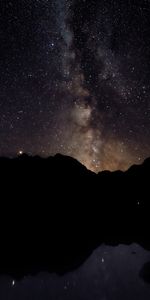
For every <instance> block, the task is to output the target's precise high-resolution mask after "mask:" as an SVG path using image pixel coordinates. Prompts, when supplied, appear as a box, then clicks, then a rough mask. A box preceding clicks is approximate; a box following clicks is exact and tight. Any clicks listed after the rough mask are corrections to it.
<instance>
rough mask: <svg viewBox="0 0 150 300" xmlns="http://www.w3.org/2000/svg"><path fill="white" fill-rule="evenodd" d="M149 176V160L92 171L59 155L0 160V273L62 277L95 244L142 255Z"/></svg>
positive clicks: (147, 243) (147, 241)
mask: <svg viewBox="0 0 150 300" xmlns="http://www.w3.org/2000/svg"><path fill="white" fill-rule="evenodd" d="M149 178H150V158H148V159H146V160H145V161H144V163H143V164H142V165H137V166H132V167H131V168H129V170H127V171H126V172H122V171H116V172H109V171H104V172H100V173H98V174H95V173H93V172H92V171H90V170H88V169H87V168H86V167H85V166H83V165H82V164H81V163H79V162H78V161H77V160H75V159H73V158H71V157H68V156H63V155H61V154H57V155H55V156H54V157H48V158H40V157H39V156H34V157H31V156H28V155H26V154H23V155H20V156H18V157H16V158H13V159H10V158H0V195H1V196H0V197H1V198H0V245H1V247H0V273H1V274H13V276H15V277H17V278H21V277H22V276H24V275H25V274H34V273H37V272H39V271H44V270H47V271H49V272H57V273H60V274H63V273H64V272H67V271H70V270H72V269H73V268H76V267H77V266H79V265H80V264H81V263H82V262H83V261H84V260H85V259H86V258H87V257H88V256H89V255H90V254H91V253H92V251H93V250H94V249H95V248H96V247H98V246H99V245H100V244H101V243H105V244H109V245H117V244H119V243H125V244H130V243H133V242H135V243H138V244H140V245H142V246H143V247H144V248H145V249H148V250H149V249H150V236H149V224H150V216H149V201H150V200H149V198H150V196H149Z"/></svg>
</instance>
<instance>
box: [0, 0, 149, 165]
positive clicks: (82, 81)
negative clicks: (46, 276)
mask: <svg viewBox="0 0 150 300" xmlns="http://www.w3.org/2000/svg"><path fill="white" fill-rule="evenodd" d="M0 13H1V18H0V39H1V48H0V55H1V63H0V72H1V78H0V87H1V89H0V140H1V144H0V155H9V156H14V155H16V153H18V151H24V152H27V153H29V154H33V155H34V154H40V155H42V156H48V155H53V154H55V153H57V152H60V153H63V154H66V155H71V156H73V157H75V158H77V159H78V160H79V161H81V162H82V163H83V164H85V165H86V166H87V167H88V168H90V169H92V170H94V171H99V170H104V169H110V170H115V169H127V168H128V167H129V166H130V165H131V164H133V163H140V162H141V161H142V160H143V159H144V158H146V157H147V156H149V155H150V137H149V131H150V104H149V103H150V102H149V94H150V84H149V82H150V72H149V70H150V65H149V64H150V59H149V58H150V57H149V56H150V55H149V53H150V44H149V43H150V26H149V13H150V7H149V2H148V1H136V3H135V2H134V1H127V3H124V2H123V1H119V0H118V1H113V2H112V1H87V0H84V1H81V0H80V1H79V0H74V1H73V0H72V1H71V0H68V1H67V0H66V1H65V0H60V1H59V0H55V1H53V3H52V2H51V1H44V0H41V1H40V0H39V1H22V2H21V3H20V2H19V1H9V2H8V1H5V2H3V3H2V4H1V12H0Z"/></svg>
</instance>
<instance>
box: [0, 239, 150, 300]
mask: <svg viewBox="0 0 150 300" xmlns="http://www.w3.org/2000/svg"><path fill="white" fill-rule="evenodd" d="M149 260H150V253H149V252H148V251H145V250H143V249H142V248H141V247H139V246H138V245H135V244H133V245H131V246H124V245H120V246H118V247H109V246H101V247H99V248H98V249H97V250H95V251H94V252H93V254H92V255H91V257H89V259H88V260H87V261H86V262H85V263H84V264H83V265H82V266H81V267H80V268H79V269H77V270H76V271H74V272H70V273H68V274H66V275H64V276H62V277H60V276H57V275H56V274H48V273H40V274H38V275H37V276H33V277H32V276H27V277H25V278H23V279H22V280H21V281H18V282H17V281H15V280H14V278H10V277H8V276H2V277H1V278H0V300H30V299H32V300H51V299H52V300H53V299H55V300H64V299H68V300H72V299H74V300H78V299H82V300H83V299H86V300H88V299H90V300H127V299H132V300H149V299H150V285H148V284H146V283H144V281H142V280H141V279H140V277H139V272H140V270H141V268H142V266H143V264H144V263H145V262H147V261H149Z"/></svg>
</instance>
